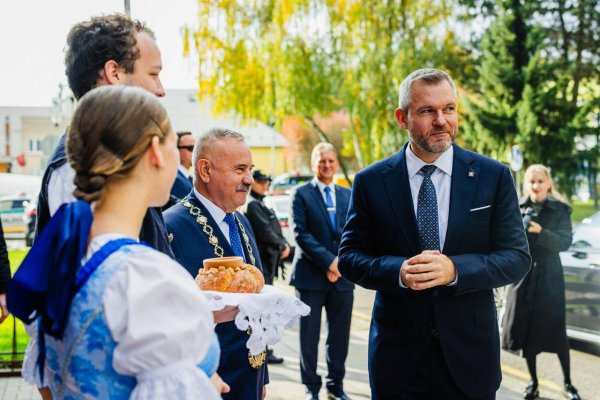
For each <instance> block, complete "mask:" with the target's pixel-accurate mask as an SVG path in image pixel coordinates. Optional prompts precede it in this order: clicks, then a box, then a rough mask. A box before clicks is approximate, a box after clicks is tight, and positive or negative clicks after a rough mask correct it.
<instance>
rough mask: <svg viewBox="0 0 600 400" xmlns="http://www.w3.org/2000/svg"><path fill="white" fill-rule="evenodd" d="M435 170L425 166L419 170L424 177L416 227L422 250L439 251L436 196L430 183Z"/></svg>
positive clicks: (420, 191)
mask: <svg viewBox="0 0 600 400" xmlns="http://www.w3.org/2000/svg"><path fill="white" fill-rule="evenodd" d="M436 168H437V167H436V166H435V165H425V166H423V168H421V172H422V173H423V175H425V177H424V178H423V183H421V188H420V189H419V197H418V199H417V226H418V228H419V238H420V239H421V245H422V247H423V250H440V229H439V221H438V207H437V196H436V193H435V187H434V186H433V182H432V181H431V174H433V173H434V172H435V170H436Z"/></svg>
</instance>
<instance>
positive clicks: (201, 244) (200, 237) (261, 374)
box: [164, 191, 268, 400]
mask: <svg viewBox="0 0 600 400" xmlns="http://www.w3.org/2000/svg"><path fill="white" fill-rule="evenodd" d="M188 198H189V201H190V203H192V204H193V205H194V206H196V207H199V208H200V209H201V210H202V211H201V212H202V215H204V216H206V217H207V219H208V225H209V226H211V227H212V228H213V235H215V236H216V237H217V238H218V239H219V246H221V247H222V248H223V250H224V256H225V257H228V256H235V253H234V252H233V249H232V248H231V246H230V245H229V241H228V240H226V239H225V236H224V235H223V233H222V232H221V229H219V227H218V225H217V223H216V222H215V220H214V219H213V218H212V216H211V215H210V214H209V213H208V210H207V209H206V208H205V207H204V206H203V205H202V203H201V202H200V200H198V198H197V197H196V196H195V195H194V192H193V191H192V192H190V193H189V195H188ZM235 215H236V216H237V217H238V218H239V220H240V222H241V223H242V225H243V226H244V229H245V230H246V233H247V234H248V236H249V238H250V247H251V248H252V252H253V255H254V258H255V260H256V266H257V267H258V268H261V270H262V267H261V264H260V256H259V254H258V249H257V248H256V242H255V240H254V233H253V232H252V227H251V226H250V223H249V222H248V220H247V219H246V217H244V216H243V215H242V214H241V213H239V212H237V211H236V212H235ZM164 217H165V223H166V225H167V231H168V232H169V235H172V236H170V237H172V240H171V247H172V249H173V253H174V254H175V259H176V260H177V261H178V262H179V263H180V264H181V265H183V266H184V267H185V268H186V269H187V270H188V272H189V273H190V274H191V275H192V276H193V277H196V275H198V270H199V269H200V268H202V260H204V259H205V258H212V257H217V256H216V255H215V253H214V247H213V246H212V245H211V244H210V243H209V242H208V236H207V235H206V234H205V233H204V232H203V231H202V225H200V224H199V223H198V222H196V217H195V216H193V215H191V214H190V210H189V209H188V208H186V207H184V206H183V204H182V203H181V202H180V203H177V204H175V205H174V206H173V207H171V208H169V209H168V210H167V211H165V213H164ZM242 247H243V248H244V253H245V256H246V260H247V261H248V263H250V257H249V254H248V250H247V249H246V246H245V245H244V242H243V239H242ZM215 331H216V332H217V336H218V337H219V344H220V345H221V359H220V361H219V368H218V370H217V372H218V373H219V375H220V376H221V378H223V380H224V381H225V382H227V383H228V384H229V385H230V386H231V392H229V393H227V394H223V399H242V400H246V399H248V400H254V399H257V400H262V390H263V385H264V384H265V383H266V382H268V375H267V373H266V363H265V364H263V366H262V367H260V368H259V369H254V368H252V367H251V366H250V364H249V363H248V349H247V347H246V342H247V341H248V338H249V336H248V335H247V334H246V332H243V331H240V330H239V329H238V328H237V327H236V326H235V322H233V321H232V322H226V323H221V324H217V326H216V328H215Z"/></svg>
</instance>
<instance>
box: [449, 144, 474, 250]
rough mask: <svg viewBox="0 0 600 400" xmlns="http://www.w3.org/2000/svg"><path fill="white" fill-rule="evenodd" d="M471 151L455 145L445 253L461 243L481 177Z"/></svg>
mask: <svg viewBox="0 0 600 400" xmlns="http://www.w3.org/2000/svg"><path fill="white" fill-rule="evenodd" d="M472 163H473V158H472V157H470V156H469V153H467V152H466V151H464V150H462V149H461V148H460V147H458V146H456V145H454V160H453V164H452V185H451V188H450V210H449V215H448V228H447V229H446V240H445V241H444V249H443V253H444V254H448V253H449V252H450V254H451V252H452V249H454V248H455V247H456V245H457V244H458V243H460V241H461V239H462V236H463V233H464V231H465V228H466V224H465V221H467V220H468V217H469V209H470V206H471V204H473V196H474V195H475V190H476V188H477V182H478V181H479V178H480V176H479V175H480V173H479V172H480V170H479V168H478V167H477V166H475V165H473V164H472Z"/></svg>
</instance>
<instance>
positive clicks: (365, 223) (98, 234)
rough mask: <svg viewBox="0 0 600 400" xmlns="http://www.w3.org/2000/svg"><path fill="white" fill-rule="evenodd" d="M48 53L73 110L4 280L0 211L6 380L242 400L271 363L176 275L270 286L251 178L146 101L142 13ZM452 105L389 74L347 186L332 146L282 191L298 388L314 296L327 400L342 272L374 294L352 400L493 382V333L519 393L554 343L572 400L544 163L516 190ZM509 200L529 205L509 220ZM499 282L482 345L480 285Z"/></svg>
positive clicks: (309, 388) (314, 388)
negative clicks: (9, 354) (24, 242)
mask: <svg viewBox="0 0 600 400" xmlns="http://www.w3.org/2000/svg"><path fill="white" fill-rule="evenodd" d="M65 64H66V73H67V77H68V80H69V85H70V87H71V90H72V91H73V93H74V95H75V97H76V98H77V99H78V105H77V109H76V111H75V114H74V116H73V119H72V121H71V124H70V127H69V129H68V130H67V132H65V134H64V135H63V136H62V137H61V139H60V141H59V144H58V146H57V148H56V150H55V151H54V153H53V155H52V156H51V157H50V160H49V163H48V166H47V168H46V171H45V173H44V178H43V184H42V188H41V191H40V197H39V202H38V220H37V228H36V238H35V241H34V245H33V247H32V248H31V250H30V251H29V253H28V255H27V256H26V258H25V260H24V262H23V264H22V265H21V266H20V268H19V270H18V272H17V274H16V275H15V277H14V278H13V280H12V282H11V283H10V285H9V281H10V279H11V278H10V268H9V263H8V256H7V249H6V244H5V243H4V237H3V236H2V235H1V233H2V229H1V225H0V309H1V311H2V315H1V317H0V323H1V322H2V321H3V320H4V319H5V318H6V317H7V315H8V310H10V311H11V312H12V313H13V314H14V315H15V316H17V317H18V318H20V319H22V320H23V321H24V322H26V323H27V324H28V327H27V330H28V333H29V334H30V335H31V337H32V338H31V340H30V342H29V346H28V348H27V353H26V356H25V362H24V366H23V370H24V377H25V379H26V380H27V381H28V382H29V383H31V384H35V385H37V386H38V387H39V389H40V393H41V395H42V396H43V398H44V399H51V398H55V399H61V398H84V397H87V398H111V399H120V398H132V399H148V398H177V399H218V398H223V399H241V400H246V399H247V400H262V399H264V398H265V397H266V396H267V387H268V386H267V385H268V383H269V380H270V378H269V372H268V365H269V363H271V364H275V363H281V362H283V359H282V358H280V357H277V356H275V355H274V354H273V352H272V350H271V349H267V350H266V351H265V352H263V353H262V354H260V355H251V354H250V353H249V352H248V350H247V348H246V342H247V340H248V334H249V333H248V332H245V331H242V330H240V329H238V328H237V327H236V325H235V323H234V319H235V317H236V314H237V312H238V310H237V309H236V308H235V307H228V308H225V309H223V310H221V311H216V312H212V311H211V310H210V308H209V306H208V303H207V300H206V298H205V297H204V296H203V294H202V292H201V291H200V290H199V289H198V286H197V285H196V283H195V282H194V277H195V275H196V274H197V273H198V266H199V265H201V260H203V259H206V258H212V257H222V256H237V257H241V258H242V259H243V260H244V262H246V263H249V264H253V265H255V266H256V267H258V268H259V269H261V271H262V273H263V275H264V278H265V282H266V284H267V285H273V284H274V281H275V279H276V276H277V271H278V270H279V268H280V265H281V263H282V260H283V259H285V258H288V257H289V256H290V253H291V246H290V243H288V242H287V241H286V239H285V238H284V236H283V234H282V232H281V228H280V226H279V224H278V221H277V217H276V215H275V214H274V212H273V211H272V210H271V209H269V208H268V207H267V206H266V205H265V204H264V202H263V200H264V197H265V196H266V195H267V192H268V185H269V182H270V180H271V177H270V176H268V175H267V174H265V173H263V172H262V171H260V170H255V169H254V163H253V159H252V153H251V151H250V148H249V146H248V143H247V142H246V140H245V138H244V136H243V135H241V134H240V133H238V132H235V131H233V130H229V129H223V128H213V129H210V130H208V131H207V132H204V133H202V135H199V136H198V137H197V138H195V137H194V135H192V133H191V132H190V131H180V132H178V133H176V132H175V131H174V129H173V127H172V126H171V123H170V120H169V117H168V115H167V113H166V111H165V109H164V108H163V107H162V105H161V104H160V102H159V101H158V99H157V98H158V97H162V96H164V95H165V91H164V89H163V86H162V82H161V80H160V77H159V75H160V71H161V69H162V59H161V54H160V49H159V48H158V46H157V44H156V41H155V37H154V34H153V32H152V31H151V30H150V29H149V28H148V27H147V26H145V25H144V24H143V23H141V22H139V21H135V20H131V19H129V18H127V17H124V16H122V15H118V14H116V15H106V16H99V17H93V18H91V19H89V20H87V21H84V22H81V23H79V24H77V25H75V26H74V27H73V28H72V29H71V31H70V32H69V35H68V37H67V47H66V56H65ZM457 102H458V99H457V90H456V87H455V84H454V81H453V80H452V78H451V77H450V76H449V75H448V74H446V73H445V72H443V71H440V70H437V69H431V68H424V69H419V70H416V71H414V72H413V73H411V74H410V75H409V76H407V77H406V78H405V79H404V80H403V82H402V84H401V86H400V93H399V105H398V108H397V110H396V112H395V117H396V119H397V122H398V125H399V126H400V128H402V129H405V130H406V131H407V132H408V137H409V140H408V142H407V143H406V144H405V145H404V146H403V147H402V148H401V149H400V150H399V151H398V152H397V153H396V154H395V155H393V156H391V157H389V158H386V159H384V160H381V161H379V162H377V163H375V164H373V165H371V166H369V167H367V168H365V169H363V170H362V171H360V172H358V173H357V174H356V177H355V180H354V183H353V189H352V191H350V190H349V189H347V188H343V187H341V186H338V185H335V184H334V182H333V179H334V176H335V174H336V172H337V169H338V166H339V161H338V155H337V152H336V149H335V148H334V147H333V146H332V145H331V144H329V143H319V144H317V145H316V146H315V147H314V148H313V150H312V154H311V160H310V166H311V169H312V171H313V174H314V178H313V179H312V180H311V181H310V182H307V183H305V184H303V185H300V186H298V187H295V188H294V189H293V190H292V192H291V194H290V222H291V227H292V230H293V232H294V237H295V239H296V243H297V244H296V249H295V252H294V257H293V260H292V274H291V280H290V284H291V285H292V286H293V287H295V289H296V294H297V297H298V298H299V299H300V300H301V301H302V302H304V303H305V304H307V305H308V306H309V307H310V309H311V313H310V315H309V316H307V317H304V318H302V319H301V320H300V335H299V336H300V338H299V340H300V377H299V378H300V380H301V382H302V384H303V385H304V386H305V389H306V393H305V394H306V398H307V399H308V400H316V399H318V398H319V392H320V390H321V388H322V386H323V382H322V379H321V376H319V375H318V373H317V360H318V344H319V338H320V331H321V315H322V310H323V309H325V312H326V318H327V330H328V332H327V338H326V352H327V354H326V359H327V376H326V377H325V388H326V391H327V398H328V399H332V400H348V399H349V396H348V395H347V394H346V392H345V390H344V384H343V381H344V377H345V372H346V368H345V363H346V358H347V355H348V349H349V340H350V325H351V317H352V306H353V300H354V287H355V285H360V286H362V287H364V288H367V289H371V290H375V291H376V295H375V304H374V308H373V315H372V323H371V327H370V334H369V357H368V369H369V377H370V385H371V396H372V398H373V399H376V400H384V399H494V398H495V394H496V391H497V390H498V388H499V386H500V382H501V376H502V374H501V370H500V347H501V342H502V347H503V348H505V349H507V350H510V351H519V352H521V353H522V354H523V356H524V357H525V359H526V364H527V367H528V370H529V372H530V375H531V382H530V384H529V385H528V386H527V388H526V390H525V392H524V394H523V397H524V398H525V399H535V398H537V397H538V396H539V389H538V378H537V373H536V356H537V354H539V353H540V352H553V353H556V354H558V357H559V360H560V363H561V367H562V369H563V374H564V384H565V393H566V395H567V396H568V398H569V399H571V400H577V399H579V398H580V397H579V395H578V393H577V390H576V389H575V387H574V386H573V385H572V383H571V380H570V366H569V347H568V341H567V337H566V325H565V299H564V278H563V276H562V272H561V265H560V259H559V257H558V252H559V251H561V250H564V249H566V248H568V246H569V245H570V242H571V222H570V212H571V209H570V207H569V206H568V205H567V204H566V202H564V200H563V199H562V198H561V197H560V195H558V194H557V192H556V189H555V188H554V185H553V182H552V178H551V175H550V170H549V168H547V167H545V166H542V165H532V166H531V167H530V168H529V169H527V171H526V173H525V190H524V195H525V196H524V198H523V199H521V201H519V199H518V198H517V193H516V190H515V187H514V184H513V180H512V177H511V173H510V171H509V169H508V168H507V167H506V166H505V165H503V164H501V163H500V162H498V161H495V160H492V159H490V158H488V157H485V156H483V155H480V154H477V153H475V152H471V151H467V150H464V149H462V148H461V147H460V146H458V145H457V144H455V138H456V136H457V132H458V125H459V123H458V112H457ZM242 208H243V211H244V212H241V209H242ZM523 210H529V211H528V212H529V213H530V214H532V215H535V218H533V219H531V220H530V221H529V222H528V224H526V226H524V225H523V221H522V217H521V215H522V212H523ZM163 212H164V213H163ZM505 285H510V288H509V291H508V299H507V304H506V313H505V314H504V321H503V333H502V341H501V338H500V334H499V330H498V321H497V319H496V311H495V304H494V296H493V290H494V289H495V288H498V287H502V286H505ZM7 304H8V310H7ZM548 331H552V332H553V334H552V335H548V334H547V332H548Z"/></svg>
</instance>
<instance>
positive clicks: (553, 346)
mask: <svg viewBox="0 0 600 400" xmlns="http://www.w3.org/2000/svg"><path fill="white" fill-rule="evenodd" d="M530 205H531V203H530V200H528V199H526V200H524V201H522V202H521V207H522V209H524V208H525V207H529V206H530ZM533 221H535V222H537V223H538V224H540V225H541V226H542V231H541V232H540V233H539V234H532V233H527V240H528V241H529V250H530V252H531V258H532V267H531V271H530V272H529V273H528V274H527V275H526V276H525V278H523V280H522V281H520V282H519V283H516V284H514V285H511V286H509V288H508V293H507V299H506V311H505V313H504V318H503V322H502V325H503V331H502V348H504V349H505V350H511V351H517V350H522V351H523V355H524V356H528V355H535V354H538V353H541V352H550V353H560V352H562V351H564V350H565V349H568V342H567V330H566V321H565V318H566V317H565V280H564V275H563V269H562V265H561V263H560V257H559V254H558V253H559V252H561V251H564V250H566V249H568V248H569V246H570V245H571V240H572V237H573V236H572V235H573V233H572V227H571V207H569V206H568V205H567V204H565V203H562V202H560V201H557V200H554V199H550V198H548V199H547V200H546V201H545V202H544V204H543V205H542V208H541V210H540V211H539V213H538V215H537V216H536V217H534V218H533Z"/></svg>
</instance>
